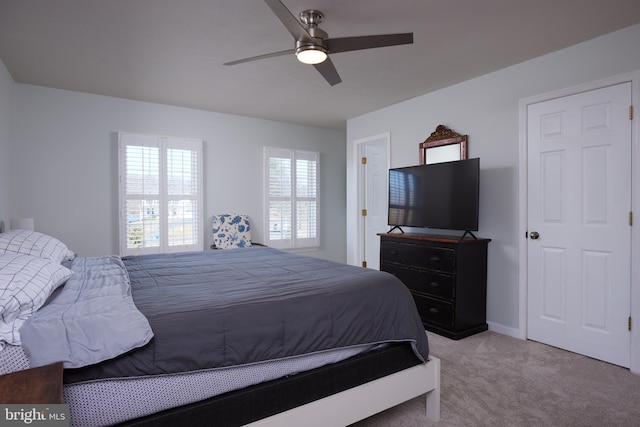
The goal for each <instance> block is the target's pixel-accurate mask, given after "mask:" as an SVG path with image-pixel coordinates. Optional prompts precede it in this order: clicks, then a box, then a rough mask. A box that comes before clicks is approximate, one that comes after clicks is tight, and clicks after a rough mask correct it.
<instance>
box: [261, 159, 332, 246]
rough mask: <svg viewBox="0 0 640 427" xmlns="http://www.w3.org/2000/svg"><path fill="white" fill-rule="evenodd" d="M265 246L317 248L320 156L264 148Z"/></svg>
mask: <svg viewBox="0 0 640 427" xmlns="http://www.w3.org/2000/svg"><path fill="white" fill-rule="evenodd" d="M264 157H265V192H266V195H265V216H266V219H265V223H266V224H267V225H268V228H269V231H268V233H267V238H266V240H267V244H268V245H269V246H272V247H276V248H311V247H318V246H320V237H319V236H320V235H319V230H318V214H319V191H318V185H319V176H318V174H319V171H320V154H319V153H315V152H309V151H299V150H287V149H281V148H269V147H267V148H265V155H264Z"/></svg>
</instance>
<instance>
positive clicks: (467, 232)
mask: <svg viewBox="0 0 640 427" xmlns="http://www.w3.org/2000/svg"><path fill="white" fill-rule="evenodd" d="M467 234H468V235H470V236H471V237H473V238H474V239H476V240H478V238H477V237H476V236H475V234H473V233H472V232H471V231H469V230H467V231H465V232H464V234H463V235H462V237H461V238H460V240H462V239H464V238H465V236H466V235H467Z"/></svg>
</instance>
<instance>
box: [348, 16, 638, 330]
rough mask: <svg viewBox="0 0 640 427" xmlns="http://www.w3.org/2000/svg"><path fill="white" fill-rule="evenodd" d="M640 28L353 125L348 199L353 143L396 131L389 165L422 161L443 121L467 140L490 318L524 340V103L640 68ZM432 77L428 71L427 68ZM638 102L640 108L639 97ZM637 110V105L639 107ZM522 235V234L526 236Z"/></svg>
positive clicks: (351, 220)
mask: <svg viewBox="0 0 640 427" xmlns="http://www.w3.org/2000/svg"><path fill="white" fill-rule="evenodd" d="M639 46H640V25H635V26H632V27H629V28H626V29H623V30H620V31H617V32H614V33H611V34H608V35H605V36H603V37H599V38H597V39H594V40H591V41H587V42H585V43H581V44H578V45H575V46H572V47H570V48H567V49H563V50H561V51H557V52H554V53H551V54H548V55H545V56H542V57H539V58H536V59H533V60H530V61H527V62H524V63H521V64H518V65H515V66H512V67H509V68H505V69H502V70H499V71H497V72H494V73H491V74H487V75H485V76H482V77H478V78H475V79H472V80H468V81H466V82H463V83H460V84H457V85H454V86H451V87H448V88H445V89H442V90H439V91H435V92H432V93H428V94H425V95H422V96H419V97H417V98H414V99H411V100H408V101H406V102H402V103H399V104H396V105H392V106H389V107H387V108H383V109H380V110H377V111H374V112H372V113H370V114H366V115H363V116H360V117H357V118H353V119H351V120H349V121H348V122H347V194H352V193H353V192H355V186H356V168H355V165H356V162H355V159H354V152H355V151H354V141H356V140H358V139H360V138H364V137H367V136H370V135H376V134H380V133H383V132H390V133H391V166H392V167H399V166H408V165H415V164H417V163H418V144H419V143H420V142H422V141H423V140H425V139H426V138H427V137H428V136H429V134H430V133H431V132H432V131H433V130H434V129H435V128H436V126H437V125H438V124H444V125H447V126H449V127H450V128H452V129H453V130H455V131H457V132H459V133H462V134H468V135H469V157H470V158H473V157H480V165H481V176H480V180H481V185H480V200H481V207H480V227H479V228H480V229H479V231H478V233H477V234H476V235H477V236H478V237H486V238H491V239H492V242H491V243H490V244H489V265H488V302H487V318H488V321H489V323H490V326H491V327H492V328H493V329H495V330H498V331H500V332H503V333H508V334H513V335H514V336H517V335H518V328H519V326H520V325H519V309H518V307H519V292H518V286H519V284H518V256H519V255H518V246H519V242H520V239H521V238H524V234H523V233H520V231H519V229H518V215H519V211H518V173H519V171H518V162H519V128H518V126H519V116H518V114H519V100H520V99H521V98H524V97H528V96H532V95H536V94H539V93H544V92H548V91H552V90H556V89H561V88H564V87H568V86H573V85H577V84H580V83H585V82H590V81H594V80H598V79H602V78H606V77H609V76H613V75H617V74H622V73H627V72H631V71H634V70H637V69H640V54H639V53H640V50H639ZM425 72H428V70H425ZM636 104H639V103H638V102H637V100H636ZM636 110H637V108H636ZM356 220H357V207H356V206H355V201H352V200H348V201H347V229H348V230H349V234H348V236H347V260H348V262H349V263H352V264H355V263H356V260H355V258H354V254H355V251H356V248H355V241H356V236H355V233H353V232H352V231H351V230H355V226H354V225H355V223H356ZM521 234H522V235H521Z"/></svg>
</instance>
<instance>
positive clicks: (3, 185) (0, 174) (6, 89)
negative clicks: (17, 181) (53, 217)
mask: <svg viewBox="0 0 640 427" xmlns="http://www.w3.org/2000/svg"><path fill="white" fill-rule="evenodd" d="M12 93H13V79H12V78H11V75H10V74H9V72H8V71H7V69H6V67H5V66H4V64H3V63H2V61H0V231H2V228H3V226H6V227H8V224H9V178H10V176H9V167H8V165H9V158H8V157H9V141H10V140H11V136H10V133H9V132H10V129H9V122H10V119H9V115H10V111H11V110H10V107H11V105H12Z"/></svg>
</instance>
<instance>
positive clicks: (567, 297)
mask: <svg viewBox="0 0 640 427" xmlns="http://www.w3.org/2000/svg"><path fill="white" fill-rule="evenodd" d="M630 105H631V83H623V84H618V85H615V86H610V87H606V88H601V89H596V90H592V91H588V92H583V93H580V94H576V95H572V96H567V97H563V98H558V99H553V100H549V101H545V102H540V103H537V104H532V105H529V106H528V110H527V138H528V139H527V142H528V150H529V151H528V174H529V175H528V198H529V199H528V220H529V223H528V238H529V240H528V245H529V247H528V295H527V301H528V311H527V316H528V322H527V323H528V324H527V329H528V338H530V339H532V340H536V341H540V342H543V343H546V344H550V345H553V346H556V347H560V348H563V349H566V350H569V351H573V352H576V353H580V354H584V355H587V356H590V357H593V358H596V359H600V360H604V361H607V362H610V363H614V364H617V365H620V366H624V367H629V356H630V332H629V330H628V329H629V328H628V318H629V316H630V310H631V306H630V299H631V276H630V274H631V272H630V270H631V227H630V224H629V222H630V220H629V215H630V211H631V120H630V119H629V106H630Z"/></svg>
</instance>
